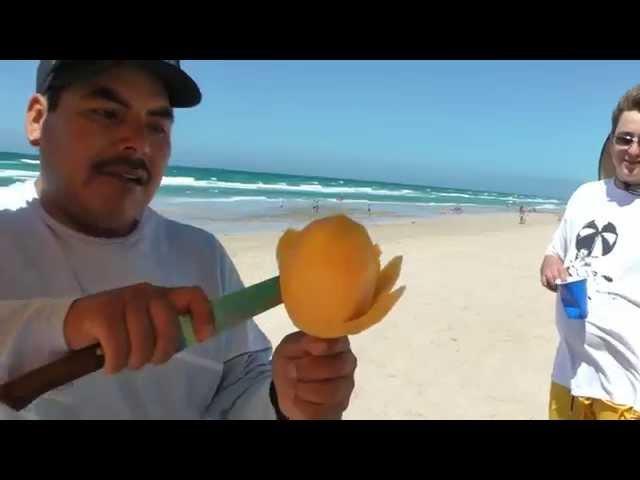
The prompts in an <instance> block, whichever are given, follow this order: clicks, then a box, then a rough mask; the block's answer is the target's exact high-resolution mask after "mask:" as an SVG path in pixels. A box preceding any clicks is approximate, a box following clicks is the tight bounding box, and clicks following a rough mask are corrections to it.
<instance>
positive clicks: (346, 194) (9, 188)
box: [0, 152, 564, 211]
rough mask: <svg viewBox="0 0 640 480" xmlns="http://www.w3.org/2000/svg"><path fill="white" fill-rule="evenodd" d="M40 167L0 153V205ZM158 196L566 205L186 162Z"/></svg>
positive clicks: (166, 199) (171, 172) (177, 200)
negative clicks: (259, 171) (229, 168)
mask: <svg viewBox="0 0 640 480" xmlns="http://www.w3.org/2000/svg"><path fill="white" fill-rule="evenodd" d="M38 171H39V164H38V161H37V156H34V155H27V154H19V153H2V152H0V208H2V203H3V200H5V201H10V200H11V196H12V195H14V194H15V192H16V191H17V190H19V187H20V184H21V183H23V182H26V181H29V180H33V179H35V178H36V176H37V175H38ZM157 201H159V202H161V203H171V204H188V203H189V202H198V203H201V202H218V203H220V204H222V203H242V202H245V203H247V205H248V204H251V205H260V204H267V203H268V204H271V205H272V206H273V204H277V205H280V204H290V203H291V202H292V201H296V202H307V203H309V204H312V203H313V202H314V201H318V202H322V203H323V204H326V203H327V202H336V203H340V204H361V205H368V204H371V205H376V206H377V208H383V209H384V208H400V209H402V208H403V207H404V208H410V209H415V208H419V207H433V208H449V207H453V206H462V207H490V208H492V209H494V208H503V207H509V206H513V205H520V204H522V205H525V206H528V207H532V208H533V207H535V208H536V210H541V211H544V210H549V211H555V210H558V209H559V208H562V206H563V204H564V202H563V201H562V200H561V199H557V198H551V197H542V196H532V195H523V194H519V193H517V192H492V191H478V190H466V189H455V188H445V187H437V186H429V185H408V184H399V183H385V182H375V181H362V180H351V179H341V178H328V177H305V176H296V175H285V174H279V173H258V172H245V171H236V170H223V169H218V168H202V167H185V166H170V167H169V168H168V169H167V172H166V174H165V177H164V178H163V180H162V184H161V187H160V190H159V193H158V197H157ZM185 206H186V205H185ZM227 206H228V205H227Z"/></svg>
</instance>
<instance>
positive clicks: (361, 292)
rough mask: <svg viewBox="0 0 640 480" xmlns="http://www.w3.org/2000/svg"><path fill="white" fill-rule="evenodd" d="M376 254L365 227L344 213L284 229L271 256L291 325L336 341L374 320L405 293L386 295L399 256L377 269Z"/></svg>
mask: <svg viewBox="0 0 640 480" xmlns="http://www.w3.org/2000/svg"><path fill="white" fill-rule="evenodd" d="M380 256H381V251H380V248H379V247H378V245H375V244H373V243H372V241H371V238H370V237H369V234H368V232H367V230H366V228H365V227H364V226H362V225H361V224H359V223H357V222H355V221H353V220H352V219H350V218H349V217H347V216H345V215H336V216H331V217H326V218H321V219H318V220H316V221H314V222H311V223H310V224H308V225H307V226H306V227H305V228H303V229H302V230H300V231H298V230H293V229H289V230H287V231H286V232H285V233H284V234H283V235H282V237H281V238H280V241H279V242H278V247H277V252H276V258H277V261H278V268H279V270H280V289H281V292H282V300H283V302H284V306H285V309H286V310H287V313H288V315H289V317H290V318H291V320H292V321H293V323H294V325H295V326H296V327H297V328H299V329H300V330H302V331H303V332H305V333H307V334H309V335H312V336H315V337H319V338H337V337H341V336H345V335H355V334H357V333H360V332H362V331H364V330H366V329H367V328H369V327H371V326H373V325H375V324H376V323H378V322H380V321H381V320H382V319H383V318H384V317H385V316H386V315H387V314H388V313H389V311H390V310H391V309H392V308H393V306H394V305H395V304H396V302H397V301H398V300H399V299H400V297H401V296H402V294H403V293H404V290H405V287H400V288H398V289H396V290H394V291H391V290H392V288H393V287H394V285H395V283H396V282H397V280H398V277H399V275H400V270H401V266H402V257H401V256H397V257H395V258H393V259H392V260H391V261H390V262H389V263H388V264H387V265H386V266H385V267H384V268H383V269H382V270H381V269H380Z"/></svg>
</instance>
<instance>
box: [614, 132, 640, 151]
mask: <svg viewBox="0 0 640 480" xmlns="http://www.w3.org/2000/svg"><path fill="white" fill-rule="evenodd" d="M633 142H636V143H637V144H638V146H640V135H631V134H630V133H619V134H617V135H614V137H613V143H614V144H615V145H616V146H618V147H623V148H629V147H630V146H631V145H632V144H633Z"/></svg>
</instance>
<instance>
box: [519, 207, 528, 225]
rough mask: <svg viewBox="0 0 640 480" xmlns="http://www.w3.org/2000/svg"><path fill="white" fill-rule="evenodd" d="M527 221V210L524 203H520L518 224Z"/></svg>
mask: <svg viewBox="0 0 640 480" xmlns="http://www.w3.org/2000/svg"><path fill="white" fill-rule="evenodd" d="M525 223H527V210H526V209H525V208H524V205H520V225H524V224H525Z"/></svg>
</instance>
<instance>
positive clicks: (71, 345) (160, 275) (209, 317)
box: [0, 60, 356, 419]
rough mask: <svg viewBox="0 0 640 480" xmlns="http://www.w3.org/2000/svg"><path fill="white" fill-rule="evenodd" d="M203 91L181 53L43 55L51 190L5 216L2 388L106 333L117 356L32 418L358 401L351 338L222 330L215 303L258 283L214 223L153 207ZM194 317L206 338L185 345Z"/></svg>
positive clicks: (46, 175)
mask: <svg viewBox="0 0 640 480" xmlns="http://www.w3.org/2000/svg"><path fill="white" fill-rule="evenodd" d="M200 100H201V94H200V90H199V88H198V86H197V85H196V83H195V82H194V80H193V79H191V77H190V76H189V75H188V74H187V73H185V71H184V70H183V69H182V67H181V64H180V62H179V61H178V60H141V61H133V60H126V61H122V60H118V61H116V60H73V61H72V60H42V61H40V63H39V66H38V70H37V79H36V93H35V94H34V95H33V96H32V97H31V99H30V100H29V103H28V108H27V114H26V133H27V138H28V141H29V143H30V144H31V145H32V146H34V147H37V148H39V149H40V157H41V171H40V177H39V178H38V181H37V185H36V186H35V187H34V189H36V191H35V192H34V194H36V193H37V195H34V198H33V199H32V200H31V201H30V202H29V203H28V204H27V206H26V207H24V208H21V209H18V210H16V211H2V212H0V256H1V258H2V268H0V384H4V383H6V382H7V381H9V380H12V379H15V378H16V377H19V376H21V375H23V374H25V373H27V372H30V371H32V370H33V369H36V368H37V367H39V366H41V365H43V364H46V363H49V362H52V361H54V360H57V359H60V358H62V357H63V356H64V355H65V354H67V353H68V352H70V351H73V350H79V349H83V348H84V347H88V346H91V345H94V344H99V345H100V347H101V349H102V351H103V353H104V358H105V367H104V369H103V370H102V371H98V372H95V373H92V374H89V375H88V376H85V377H83V378H81V379H79V380H77V381H75V382H73V383H69V384H67V385H65V386H64V387H62V388H59V389H57V390H56V391H54V392H51V394H45V395H43V396H41V397H40V398H39V399H37V400H36V401H35V402H34V403H32V404H31V405H30V406H29V407H28V408H27V410H26V411H25V412H21V413H20V414H18V413H16V416H19V415H21V414H22V413H25V414H28V418H39V419H96V418H99V419H111V418H114V419H339V418H341V416H342V414H343V411H344V410H345V409H346V408H347V405H348V403H349V399H350V397H351V392H352V391H353V388H354V370H355V366H356V358H355V356H354V354H353V353H352V351H351V348H350V346H349V340H348V339H347V338H346V337H343V338H339V339H334V340H322V339H319V338H313V337H311V336H308V335H306V334H303V333H302V332H295V333H292V334H290V335H288V336H286V337H285V338H284V339H283V340H282V342H281V343H280V344H279V345H278V346H277V348H276V349H275V351H273V350H272V346H271V344H270V342H269V340H268V339H267V337H266V336H265V334H264V333H263V332H262V331H261V330H260V329H259V327H258V326H257V325H256V323H255V322H254V321H253V320H252V319H247V321H246V322H244V323H243V324H241V325H239V326H236V327H234V328H232V329H229V330H225V331H224V332H220V334H218V333H219V332H216V330H215V326H214V325H215V324H214V318H213V313H212V311H211V309H210V306H209V299H213V300H215V299H216V298H218V297H220V296H221V295H224V294H227V293H230V292H234V291H236V290H238V289H241V288H242V287H243V283H242V281H241V279H240V276H239V274H238V271H237V269H236V267H235V266H234V263H233V262H232V260H231V258H230V257H229V255H228V254H227V252H226V251H225V249H224V247H223V246H222V245H221V244H220V242H219V241H218V239H217V238H216V237H215V236H214V235H212V234H211V233H208V232H206V231H204V230H201V229H199V228H195V227H193V226H190V225H185V224H181V223H178V222H176V221H173V220H170V219H168V218H165V217H163V216H161V215H160V214H158V213H157V212H155V211H154V210H153V209H151V208H150V207H149V204H150V202H151V201H152V199H153V198H154V195H155V194H156V192H157V190H158V187H159V186H160V182H161V180H162V177H163V174H164V173H165V170H166V168H167V164H168V162H169V157H170V152H171V137H172V129H173V124H174V108H180V107H183V108H186V107H194V106H196V105H197V104H198V103H200ZM268 260H269V259H265V261H268ZM179 314H189V315H190V316H191V317H192V319H193V322H192V324H193V329H194V332H195V336H196V338H197V340H198V343H197V344H196V345H195V346H192V347H190V348H188V349H186V350H184V351H181V352H180V353H179V354H177V355H175V353H176V351H177V350H178V348H179V340H180V334H179V332H180V330H179V322H178V315H179ZM3 411H4V412H5V413H6V412H7V410H6V408H4V407H3V408H0V415H1V414H2V412H3ZM9 416H12V415H9Z"/></svg>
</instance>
